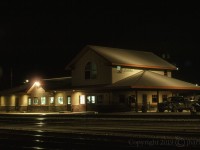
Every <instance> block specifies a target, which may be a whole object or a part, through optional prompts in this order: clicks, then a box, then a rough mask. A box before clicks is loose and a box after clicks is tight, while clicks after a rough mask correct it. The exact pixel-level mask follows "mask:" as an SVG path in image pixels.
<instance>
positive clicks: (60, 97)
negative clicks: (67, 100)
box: [58, 96, 64, 104]
mask: <svg viewBox="0 0 200 150" xmlns="http://www.w3.org/2000/svg"><path fill="white" fill-rule="evenodd" d="M58 104H64V101H63V97H62V96H59V97H58Z"/></svg>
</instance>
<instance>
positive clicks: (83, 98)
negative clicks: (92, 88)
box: [79, 95, 85, 104]
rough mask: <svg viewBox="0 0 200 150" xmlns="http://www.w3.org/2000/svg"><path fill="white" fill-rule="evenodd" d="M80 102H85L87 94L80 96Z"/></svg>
mask: <svg viewBox="0 0 200 150" xmlns="http://www.w3.org/2000/svg"><path fill="white" fill-rule="evenodd" d="M79 101H80V104H85V95H81V96H80V97H79Z"/></svg>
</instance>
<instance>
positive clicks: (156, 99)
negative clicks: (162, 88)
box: [152, 95, 158, 103]
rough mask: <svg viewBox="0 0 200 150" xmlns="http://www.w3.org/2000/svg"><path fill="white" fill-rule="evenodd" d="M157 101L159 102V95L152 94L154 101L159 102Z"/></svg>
mask: <svg viewBox="0 0 200 150" xmlns="http://www.w3.org/2000/svg"><path fill="white" fill-rule="evenodd" d="M157 102H158V97H157V95H152V103H157Z"/></svg>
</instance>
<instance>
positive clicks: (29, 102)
mask: <svg viewBox="0 0 200 150" xmlns="http://www.w3.org/2000/svg"><path fill="white" fill-rule="evenodd" d="M28 105H31V98H30V97H29V98H28Z"/></svg>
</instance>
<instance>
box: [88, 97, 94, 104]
mask: <svg viewBox="0 0 200 150" xmlns="http://www.w3.org/2000/svg"><path fill="white" fill-rule="evenodd" d="M87 103H89V104H95V103H96V97H95V96H87Z"/></svg>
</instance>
